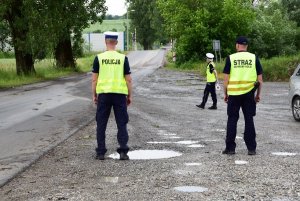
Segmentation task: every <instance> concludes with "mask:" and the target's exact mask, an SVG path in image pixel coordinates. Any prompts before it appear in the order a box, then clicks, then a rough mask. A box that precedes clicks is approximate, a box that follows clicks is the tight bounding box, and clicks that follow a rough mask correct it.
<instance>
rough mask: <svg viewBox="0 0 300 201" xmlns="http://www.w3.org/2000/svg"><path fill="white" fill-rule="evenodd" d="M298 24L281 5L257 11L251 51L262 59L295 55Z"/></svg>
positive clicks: (264, 7) (265, 7)
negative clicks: (291, 19)
mask: <svg viewBox="0 0 300 201" xmlns="http://www.w3.org/2000/svg"><path fill="white" fill-rule="evenodd" d="M296 32H297V26H296V23H295V22H293V21H290V20H289V19H288V15H287V13H286V11H285V10H283V9H282V6H281V5H280V4H279V3H270V4H269V5H268V6H261V7H259V8H258V9H256V20H255V22H254V23H253V26H252V31H251V34H249V35H250V38H251V47H250V48H251V49H253V51H254V52H255V53H257V54H258V55H260V56H261V57H266V58H269V57H273V56H278V55H286V54H293V53H295V52H296V46H295V44H296V41H295V36H296Z"/></svg>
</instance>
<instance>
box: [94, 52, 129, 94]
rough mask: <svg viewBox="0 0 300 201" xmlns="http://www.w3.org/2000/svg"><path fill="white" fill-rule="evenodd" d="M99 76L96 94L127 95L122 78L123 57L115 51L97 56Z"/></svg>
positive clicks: (123, 77)
mask: <svg viewBox="0 0 300 201" xmlns="http://www.w3.org/2000/svg"><path fill="white" fill-rule="evenodd" d="M97 56H98V61H99V75H98V81H97V87H96V93H97V94H102V93H117V94H125V95H128V88H127V84H126V80H125V76H124V62H125V55H123V54H120V53H118V52H116V51H106V52H104V53H101V54H98V55H97Z"/></svg>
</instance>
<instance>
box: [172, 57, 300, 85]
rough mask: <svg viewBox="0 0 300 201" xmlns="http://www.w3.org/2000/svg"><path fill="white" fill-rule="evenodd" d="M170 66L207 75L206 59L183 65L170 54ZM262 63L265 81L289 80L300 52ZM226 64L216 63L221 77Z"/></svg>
mask: <svg viewBox="0 0 300 201" xmlns="http://www.w3.org/2000/svg"><path fill="white" fill-rule="evenodd" d="M167 57H168V61H169V63H168V67H169V68H170V69H175V70H184V71H192V72H196V73H199V74H201V75H202V76H204V75H205V73H206V72H205V71H206V63H205V61H201V62H187V63H185V64H182V65H179V66H178V65H177V66H176V65H175V64H174V62H172V54H171V53H169V54H168V56H167ZM260 62H261V65H262V67H263V79H264V81H279V82H281V81H284V82H286V81H289V78H290V76H291V75H292V74H293V72H294V70H295V68H296V67H297V65H298V64H299V63H300V53H298V54H297V55H293V56H282V57H274V58H272V59H261V60H260ZM224 66H225V62H224V61H222V62H218V63H216V69H217V72H218V75H219V78H221V79H222V77H223V75H222V72H223V68H224Z"/></svg>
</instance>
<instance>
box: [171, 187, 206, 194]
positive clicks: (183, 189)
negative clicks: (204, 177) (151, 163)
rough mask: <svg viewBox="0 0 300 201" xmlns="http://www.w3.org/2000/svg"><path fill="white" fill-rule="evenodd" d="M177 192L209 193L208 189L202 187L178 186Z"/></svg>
mask: <svg viewBox="0 0 300 201" xmlns="http://www.w3.org/2000/svg"><path fill="white" fill-rule="evenodd" d="M174 189H175V190H177V191H180V192H186V193H195V192H200V193H202V192H205V191H208V188H204V187H201V186H178V187H175V188H174Z"/></svg>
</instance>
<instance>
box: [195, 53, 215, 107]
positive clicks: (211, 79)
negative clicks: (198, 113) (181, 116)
mask: <svg viewBox="0 0 300 201" xmlns="http://www.w3.org/2000/svg"><path fill="white" fill-rule="evenodd" d="M213 59H214V55H213V54H212V53H207V54H206V62H207V66H206V80H207V82H206V86H205V89H204V94H203V98H202V102H201V104H200V105H196V106H197V107H199V108H201V109H204V107H205V104H206V102H207V99H208V96H209V93H210V94H211V98H212V101H213V105H212V106H211V107H209V108H208V109H210V110H216V109H217V94H216V82H217V83H218V74H217V71H216V69H215V64H214V62H213Z"/></svg>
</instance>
